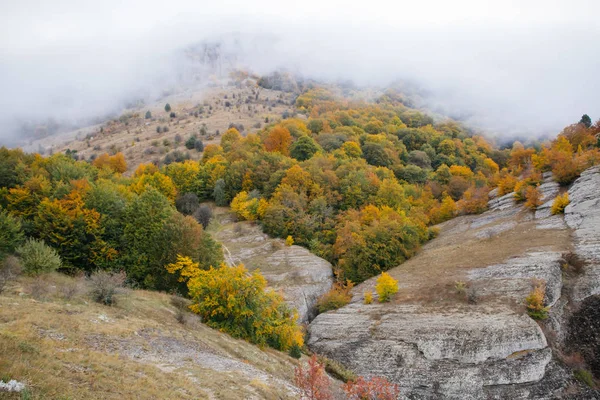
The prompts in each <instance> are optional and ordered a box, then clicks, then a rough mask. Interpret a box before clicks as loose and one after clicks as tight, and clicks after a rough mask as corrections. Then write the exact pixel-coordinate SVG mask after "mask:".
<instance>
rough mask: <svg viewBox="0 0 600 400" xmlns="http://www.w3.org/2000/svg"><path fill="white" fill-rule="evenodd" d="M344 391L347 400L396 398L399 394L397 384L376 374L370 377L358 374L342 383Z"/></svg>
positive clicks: (386, 399)
mask: <svg viewBox="0 0 600 400" xmlns="http://www.w3.org/2000/svg"><path fill="white" fill-rule="evenodd" d="M344 392H345V393H346V396H347V398H348V400H365V399H367V400H396V399H397V398H398V397H399V396H400V388H399V387H398V385H396V384H394V383H391V382H389V381H388V380H387V379H385V378H381V377H378V376H375V377H373V378H370V379H365V378H363V377H362V376H359V377H358V378H357V379H356V380H353V381H349V382H347V383H346V384H345V385H344Z"/></svg>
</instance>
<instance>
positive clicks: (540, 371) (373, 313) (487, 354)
mask: <svg viewBox="0 0 600 400" xmlns="http://www.w3.org/2000/svg"><path fill="white" fill-rule="evenodd" d="M381 307H382V306H380V305H374V306H364V305H361V304H359V303H354V304H352V305H350V306H347V307H344V308H343V309H341V310H338V311H337V312H335V313H326V314H322V315H319V316H317V318H316V319H315V320H314V321H313V322H312V324H311V325H310V339H309V342H308V345H309V346H310V348H311V349H312V350H314V351H317V352H319V353H322V354H325V355H327V356H328V357H331V358H334V359H336V360H337V361H339V362H341V363H343V364H344V365H345V366H347V367H349V368H350V369H352V370H353V371H354V372H355V373H357V374H359V375H365V376H372V375H377V376H384V377H386V378H387V379H389V380H391V381H393V382H396V383H397V384H399V386H400V389H401V392H402V394H403V395H404V396H406V397H408V398H416V399H425V398H444V399H482V398H485V397H486V395H485V392H486V387H488V386H495V385H507V384H520V383H527V382H535V381H538V380H540V379H541V378H542V377H543V376H544V369H545V366H546V365H547V364H548V362H549V361H550V359H551V351H550V349H548V347H547V343H546V339H545V337H544V335H543V333H542V331H541V329H540V328H539V327H538V326H537V324H536V323H535V322H534V321H533V320H531V319H530V318H529V317H527V316H523V315H517V314H515V313H514V312H512V311H510V310H508V309H504V311H502V312H494V313H490V310H489V309H486V308H484V307H482V308H481V309H475V310H472V309H465V308H462V309H456V310H448V311H443V310H435V309H429V308H422V307H415V306H398V307H396V308H395V309H394V310H393V311H391V310H390V311H388V310H386V313H384V314H380V313H379V312H380V311H381Z"/></svg>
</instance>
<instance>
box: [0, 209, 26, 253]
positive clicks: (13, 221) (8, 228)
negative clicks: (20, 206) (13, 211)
mask: <svg viewBox="0 0 600 400" xmlns="http://www.w3.org/2000/svg"><path fill="white" fill-rule="evenodd" d="M23 238H24V236H23V231H22V229H21V221H19V220H18V219H17V218H15V217H13V216H12V215H10V214H9V213H8V212H7V211H4V210H1V211H0V260H2V259H3V258H4V257H6V256H7V255H8V254H11V253H13V252H14V251H15V249H16V248H17V247H18V246H19V245H21V243H23Z"/></svg>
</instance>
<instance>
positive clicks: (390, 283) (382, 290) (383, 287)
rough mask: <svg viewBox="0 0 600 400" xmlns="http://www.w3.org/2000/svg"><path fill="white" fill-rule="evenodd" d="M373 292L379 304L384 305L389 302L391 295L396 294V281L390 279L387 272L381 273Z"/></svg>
mask: <svg viewBox="0 0 600 400" xmlns="http://www.w3.org/2000/svg"><path fill="white" fill-rule="evenodd" d="M375 291H377V294H378V295H379V302H380V303H384V302H387V301H390V299H391V298H392V295H393V294H395V293H396V292H398V281H397V280H395V279H394V278H392V277H391V275H389V274H388V273H387V272H382V273H381V276H379V278H377V284H376V285H375Z"/></svg>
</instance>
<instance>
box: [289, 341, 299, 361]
mask: <svg viewBox="0 0 600 400" xmlns="http://www.w3.org/2000/svg"><path fill="white" fill-rule="evenodd" d="M288 354H289V355H290V357H293V358H296V359H300V357H302V349H301V348H300V346H298V345H297V344H294V345H293V346H292V347H290V351H289V352H288Z"/></svg>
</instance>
